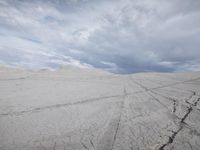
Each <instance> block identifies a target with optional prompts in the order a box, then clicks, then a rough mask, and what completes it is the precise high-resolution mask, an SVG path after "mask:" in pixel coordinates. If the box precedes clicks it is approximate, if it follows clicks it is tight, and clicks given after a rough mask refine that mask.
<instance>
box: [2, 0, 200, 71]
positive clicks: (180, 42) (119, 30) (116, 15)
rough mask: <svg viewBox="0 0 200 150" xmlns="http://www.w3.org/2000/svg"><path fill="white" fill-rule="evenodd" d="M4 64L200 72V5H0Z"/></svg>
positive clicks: (112, 1)
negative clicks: (70, 65) (69, 65)
mask: <svg viewBox="0 0 200 150" xmlns="http://www.w3.org/2000/svg"><path fill="white" fill-rule="evenodd" d="M0 63H1V64H9V65H15V66H22V67H25V68H31V69H41V68H59V67H60V66H63V65H67V64H72V65H75V66H79V67H91V68H92V67H94V68H102V69H105V70H108V71H111V72H115V73H133V72H143V71H159V72H175V71H200V0H49V1H47V0H0Z"/></svg>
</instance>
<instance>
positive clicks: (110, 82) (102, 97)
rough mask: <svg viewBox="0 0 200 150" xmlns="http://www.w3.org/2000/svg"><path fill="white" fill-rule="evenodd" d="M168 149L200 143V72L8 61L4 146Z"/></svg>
mask: <svg viewBox="0 0 200 150" xmlns="http://www.w3.org/2000/svg"><path fill="white" fill-rule="evenodd" d="M168 149H173V150H199V149H200V73H138V74H132V75H115V74H111V73H106V72H103V71H99V70H89V69H78V68H73V67H65V68H63V69H60V70H57V71H48V70H41V71H28V70H22V69H15V68H8V67H3V66H1V67H0V150H168Z"/></svg>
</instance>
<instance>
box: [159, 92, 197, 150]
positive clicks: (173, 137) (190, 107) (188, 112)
mask: <svg viewBox="0 0 200 150" xmlns="http://www.w3.org/2000/svg"><path fill="white" fill-rule="evenodd" d="M195 95H196V92H194V93H193V95H192V96H191V97H190V98H189V99H187V100H186V102H187V101H188V100H190V99H191V98H192V97H193V96H195ZM199 101H200V98H198V99H197V101H196V102H195V103H194V104H190V106H189V108H188V110H187V113H186V114H185V115H184V116H183V118H181V120H180V123H179V128H178V130H177V131H173V134H172V135H171V136H170V137H169V140H168V142H167V143H165V144H163V145H162V146H161V147H160V148H159V150H164V148H165V147H166V146H168V145H169V144H171V143H173V142H174V139H175V137H176V135H177V134H178V133H179V132H180V131H181V130H182V129H183V125H182V124H184V123H185V122H184V121H185V119H186V118H187V117H188V116H189V114H190V113H191V112H192V110H193V107H192V106H197V104H198V102H199Z"/></svg>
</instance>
